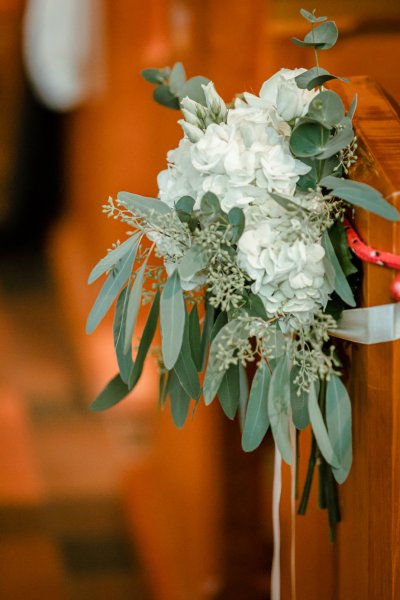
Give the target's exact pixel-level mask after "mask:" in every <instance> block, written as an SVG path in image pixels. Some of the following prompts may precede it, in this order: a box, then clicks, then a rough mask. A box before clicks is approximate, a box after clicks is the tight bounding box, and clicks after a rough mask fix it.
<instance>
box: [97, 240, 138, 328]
mask: <svg viewBox="0 0 400 600" xmlns="http://www.w3.org/2000/svg"><path fill="white" fill-rule="evenodd" d="M136 250H137V246H136V245H133V246H132V247H131V249H130V250H129V252H128V253H127V254H125V256H124V257H123V258H121V260H120V261H119V262H118V264H117V265H116V266H115V269H114V270H113V271H112V272H111V273H110V274H109V276H108V277H107V279H106V281H105V283H104V285H103V287H102V288H101V290H100V293H99V295H98V296H97V300H96V302H95V303H94V306H93V308H92V310H91V311H90V314H89V317H88V320H87V322H86V333H92V331H94V330H95V329H96V327H97V325H98V324H99V323H100V321H102V319H103V318H104V316H105V315H106V313H107V312H108V311H109V309H110V307H111V305H112V303H113V302H114V300H115V298H116V297H117V295H118V293H119V291H120V289H121V288H122V286H123V285H124V284H125V283H126V281H127V280H128V278H129V276H130V274H131V272H132V267H133V263H134V260H135V257H136Z"/></svg>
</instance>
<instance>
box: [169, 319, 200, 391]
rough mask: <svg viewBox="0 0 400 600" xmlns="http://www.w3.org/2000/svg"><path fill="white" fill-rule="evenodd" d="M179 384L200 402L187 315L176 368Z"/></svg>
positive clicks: (197, 377) (198, 382)
mask: <svg viewBox="0 0 400 600" xmlns="http://www.w3.org/2000/svg"><path fill="white" fill-rule="evenodd" d="M174 370H175V373H176V374H177V376H178V379H179V382H180V384H181V386H182V387H183V389H184V390H185V392H186V393H187V395H188V396H189V397H190V398H194V399H195V400H198V399H199V398H200V393H201V388H200V381H199V376H198V374H197V369H196V365H195V364H194V361H193V358H192V351H191V347H190V337H189V318H188V315H187V314H186V318H185V328H184V331H183V341H182V347H181V351H180V353H179V356H178V360H177V361H176V363H175V367H174Z"/></svg>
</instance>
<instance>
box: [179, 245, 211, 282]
mask: <svg viewBox="0 0 400 600" xmlns="http://www.w3.org/2000/svg"><path fill="white" fill-rule="evenodd" d="M206 266H207V256H206V255H205V253H204V250H203V248H202V247H201V246H197V245H196V244H195V245H194V246H192V247H191V248H189V250H186V252H185V254H184V255H183V258H182V260H181V262H180V263H179V267H178V271H179V275H180V276H181V277H182V279H189V278H190V277H193V275H196V273H198V272H199V271H202V270H203V269H204V268H205V267H206Z"/></svg>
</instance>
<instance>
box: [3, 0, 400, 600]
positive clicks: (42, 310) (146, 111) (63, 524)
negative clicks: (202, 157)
mask: <svg viewBox="0 0 400 600" xmlns="http://www.w3.org/2000/svg"><path fill="white" fill-rule="evenodd" d="M317 5H318V6H317V8H318V14H327V15H328V16H329V17H331V18H334V19H336V21H337V23H338V26H339V30H340V39H339V43H338V45H337V46H336V47H335V48H334V49H333V50H331V51H330V52H327V53H321V54H322V56H321V64H322V66H323V67H325V68H326V69H328V70H330V71H331V72H333V73H335V74H338V75H343V76H351V75H368V76H370V77H371V78H373V79H375V80H377V81H378V82H379V83H380V84H381V85H382V86H383V88H384V89H385V91H386V92H387V94H388V95H389V96H390V97H391V98H392V101H393V103H394V104H396V102H398V101H399V100H400V76H399V69H398V60H399V57H400V4H399V3H398V2H396V1H395V0H381V1H380V2H379V3H377V2H376V1H375V0H364V1H363V3H362V7H361V5H360V3H359V2H357V1H356V0H335V2H333V1H323V0H319V1H318V3H317ZM302 6H303V2H302V1H301V2H299V1H297V0H248V2H243V1H242V0H229V1H228V0H219V2H215V1H213V0H146V2H143V1H139V0H118V1H116V0H26V1H23V0H0V102H1V104H0V109H1V110H0V348H1V362H0V598H1V599H2V600H19V599H20V598H21V599H22V598H24V599H25V600H36V599H39V598H40V599H41V600H47V599H52V600H53V599H54V600H58V599H60V600H64V599H66V600H86V599H90V600H92V599H96V600H97V599H99V600H102V599H107V600H108V599H112V600H119V599H121V600H122V599H124V600H125V599H129V598H134V599H135V600H203V599H204V600H205V599H222V598H227V599H230V600H240V599H242V598H243V599H246V600H253V599H254V600H256V599H257V598H266V597H267V596H266V590H267V589H268V569H269V566H270V560H271V544H272V541H271V539H272V536H271V526H270V516H269V515H270V499H269V498H270V488H271V474H272V460H273V458H272V457H271V448H270V445H269V443H268V442H267V443H266V444H265V446H264V448H263V449H261V450H260V451H258V452H256V453H254V454H252V455H251V456H247V455H246V456H244V455H243V454H242V453H241V451H240V448H239V439H238V438H239V435H238V433H239V432H238V426H237V424H235V425H232V424H231V423H226V420H225V419H224V418H223V417H221V415H220V413H219V411H218V408H217V407H216V406H215V407H214V406H212V407H211V408H209V409H208V410H207V411H204V410H202V409H201V408H200V409H199V410H198V411H197V413H196V416H195V418H194V419H189V422H188V423H187V425H186V426H185V428H184V429H183V430H181V431H178V430H176V429H175V428H174V426H173V425H172V424H171V419H170V416H169V414H168V412H169V411H168V408H167V409H166V410H165V411H164V412H160V411H159V410H158V408H157V395H158V381H157V366H156V363H155V361H154V362H153V361H152V360H150V361H148V363H147V365H146V369H145V372H144V375H143V377H142V380H141V383H140V385H139V386H138V387H137V388H136V389H135V391H134V393H132V395H131V397H130V398H129V399H127V400H126V401H124V402H123V403H122V404H121V405H119V406H117V407H115V408H114V409H112V410H110V411H109V412H108V413H106V414H94V413H91V412H89V410H88V405H89V404H90V402H91V401H92V400H93V399H94V398H95V396H96V394H97V393H98V392H99V391H100V390H101V389H102V387H103V386H104V385H105V383H106V382H107V381H108V379H109V378H110V377H112V376H113V375H114V374H115V372H116V363H115V359H114V356H113V343H112V332H111V320H110V319H109V320H108V321H107V320H105V321H104V322H103V323H102V324H101V326H100V327H99V328H98V330H97V331H96V332H95V333H93V334H92V335H91V336H90V337H88V336H86V334H85V321H86V317H87V314H88V312H89V310H90V308H91V305H92V303H93V301H94V299H95V296H96V294H97V292H98V286H97V287H96V285H97V284H95V286H93V289H91V288H89V287H88V286H87V283H86V282H87V277H88V274H89V272H90V270H91V267H92V266H93V265H94V263H95V262H97V261H98V260H99V259H100V258H101V257H102V256H103V255H104V254H105V252H106V249H107V248H110V247H111V244H112V243H113V242H114V241H115V240H116V239H118V238H120V239H123V236H124V229H123V228H121V227H119V226H118V224H116V223H115V222H111V221H109V220H107V219H106V218H105V217H104V215H102V213H101V205H102V204H103V203H104V202H105V201H106V200H107V197H108V196H109V195H112V196H115V195H116V194H117V192H118V191H120V190H128V191H133V192H136V193H139V194H143V195H156V194H157V188H156V175H157V173H158V172H159V171H160V170H161V169H163V168H164V166H165V155H166V152H167V150H168V149H170V148H173V147H175V146H176V145H177V142H178V139H179V138H180V136H181V131H180V128H179V126H178V125H177V124H176V120H177V114H176V113H174V112H173V111H168V110H167V109H164V108H162V107H160V106H158V105H156V104H154V103H153V102H152V100H151V93H152V89H151V86H150V85H149V84H147V83H146V82H145V81H144V80H142V79H141V77H140V71H141V70H142V69H143V68H145V67H150V66H155V67H163V66H165V65H172V64H173V63H174V62H175V61H177V60H180V61H182V62H183V63H184V65H185V67H186V70H187V73H188V75H189V76H192V75H197V74H201V75H205V76H207V77H209V78H211V79H213V80H214V82H215V84H216V87H217V89H218V91H219V92H220V93H221V95H223V96H224V98H225V99H226V100H230V99H231V97H232V96H233V95H234V94H235V93H237V92H240V91H243V90H248V91H253V92H255V93H257V92H258V90H259V88H260V86H261V84H262V82H263V81H264V80H265V79H267V78H268V77H269V76H270V75H271V74H273V72H274V71H276V70H278V69H279V68H281V67H289V68H294V67H298V66H303V67H306V68H307V67H311V66H313V56H312V53H311V52H307V51H305V50H303V49H301V48H298V47H295V46H293V45H292V44H291V43H290V41H289V38H290V37H291V36H292V35H297V36H299V37H300V36H302V35H303V34H304V33H305V32H306V31H307V25H306V23H305V22H303V20H302V19H301V18H300V17H299V15H298V11H299V9H300V8H301V7H302ZM304 7H305V8H307V9H309V10H312V8H313V6H304ZM282 526H283V527H285V512H284V510H283V524H282Z"/></svg>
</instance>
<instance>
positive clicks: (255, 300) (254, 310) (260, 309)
mask: <svg viewBox="0 0 400 600" xmlns="http://www.w3.org/2000/svg"><path fill="white" fill-rule="evenodd" d="M244 309H245V311H246V312H247V313H248V315H249V316H250V317H260V318H261V319H264V320H265V321H266V320H267V319H268V315H267V311H266V309H265V306H264V302H263V301H262V300H261V298H260V296H257V294H253V292H248V294H247V297H246V304H245V306H244Z"/></svg>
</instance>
